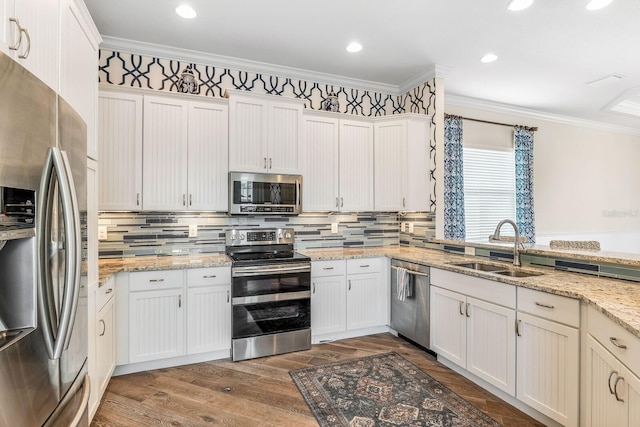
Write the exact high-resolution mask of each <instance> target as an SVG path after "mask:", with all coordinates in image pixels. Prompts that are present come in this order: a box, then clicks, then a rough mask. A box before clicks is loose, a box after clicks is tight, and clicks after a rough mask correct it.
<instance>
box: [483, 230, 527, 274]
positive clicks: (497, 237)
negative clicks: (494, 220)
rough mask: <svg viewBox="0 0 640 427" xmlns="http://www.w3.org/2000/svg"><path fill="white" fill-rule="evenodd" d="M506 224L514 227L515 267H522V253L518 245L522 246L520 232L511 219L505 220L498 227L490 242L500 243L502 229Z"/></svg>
mask: <svg viewBox="0 0 640 427" xmlns="http://www.w3.org/2000/svg"><path fill="white" fill-rule="evenodd" d="M504 224H510V225H511V226H512V227H513V231H514V232H515V236H514V237H515V238H514V244H513V265H514V266H516V267H520V251H519V248H518V245H519V244H520V232H519V231H518V225H517V224H516V223H515V222H513V221H512V220H510V219H503V220H502V221H500V222H499V223H498V225H497V226H496V231H494V232H493V235H492V236H491V238H490V239H489V240H492V241H494V240H495V241H499V240H500V229H501V228H502V226H503V225H504Z"/></svg>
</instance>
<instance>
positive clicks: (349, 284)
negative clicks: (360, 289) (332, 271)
mask: <svg viewBox="0 0 640 427" xmlns="http://www.w3.org/2000/svg"><path fill="white" fill-rule="evenodd" d="M349 290H351V280H349Z"/></svg>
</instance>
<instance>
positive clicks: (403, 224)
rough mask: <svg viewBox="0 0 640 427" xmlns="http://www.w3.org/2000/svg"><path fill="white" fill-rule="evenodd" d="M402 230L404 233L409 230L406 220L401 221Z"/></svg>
mask: <svg viewBox="0 0 640 427" xmlns="http://www.w3.org/2000/svg"><path fill="white" fill-rule="evenodd" d="M400 231H402V232H403V233H404V232H406V231H407V223H406V222H401V223H400Z"/></svg>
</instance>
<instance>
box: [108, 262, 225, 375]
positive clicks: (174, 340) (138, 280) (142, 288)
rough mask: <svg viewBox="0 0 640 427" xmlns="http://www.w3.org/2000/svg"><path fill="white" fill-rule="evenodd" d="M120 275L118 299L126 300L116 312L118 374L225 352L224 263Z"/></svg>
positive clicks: (213, 356)
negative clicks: (123, 276) (122, 296)
mask: <svg viewBox="0 0 640 427" xmlns="http://www.w3.org/2000/svg"><path fill="white" fill-rule="evenodd" d="M123 274H127V276H128V277H127V278H124V279H121V280H122V282H124V283H123V288H126V287H128V289H123V291H126V293H127V297H126V298H119V300H118V301H123V305H126V307H120V306H118V311H117V322H118V328H117V333H118V353H117V358H118V360H117V363H118V373H130V372H136V371H140V370H145V369H151V368H153V367H160V366H172V365H178V364H184V363H194V362H196V361H203V360H210V359H213V358H221V357H229V354H230V353H229V352H230V349H231V298H230V290H231V269H230V268H229V267H210V268H196V269H187V270H163V271H145V272H134V273H123ZM147 362H154V363H156V364H152V365H145V363H147Z"/></svg>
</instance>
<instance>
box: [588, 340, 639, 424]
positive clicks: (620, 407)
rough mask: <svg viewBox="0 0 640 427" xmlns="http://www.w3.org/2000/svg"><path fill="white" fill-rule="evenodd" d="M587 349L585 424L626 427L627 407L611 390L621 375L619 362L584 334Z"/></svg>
mask: <svg viewBox="0 0 640 427" xmlns="http://www.w3.org/2000/svg"><path fill="white" fill-rule="evenodd" d="M586 349H587V381H586V387H585V388H586V393H587V399H586V407H587V414H586V422H585V425H586V426H587V427H602V426H607V427H626V426H627V425H628V418H627V417H628V410H627V407H626V404H625V402H620V401H619V400H617V399H616V398H615V394H614V389H613V387H614V384H615V380H616V378H617V377H618V376H619V375H620V362H618V360H617V359H616V358H615V357H613V355H611V353H609V352H608V351H607V350H606V349H605V348H604V347H602V345H600V343H598V342H597V341H596V340H595V339H593V337H591V336H590V335H587V346H586ZM618 390H619V389H618ZM619 394H620V393H619ZM621 397H622V396H621ZM632 425H633V424H632Z"/></svg>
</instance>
